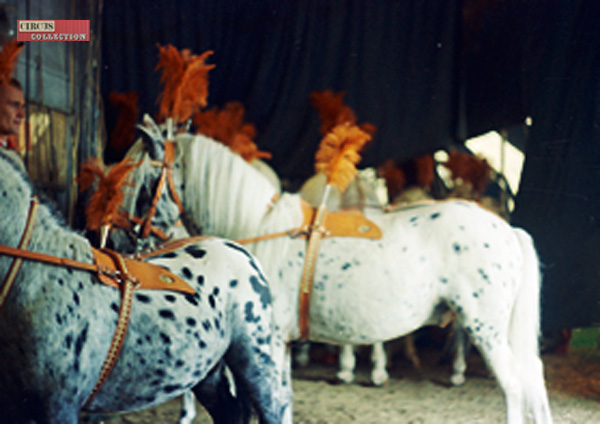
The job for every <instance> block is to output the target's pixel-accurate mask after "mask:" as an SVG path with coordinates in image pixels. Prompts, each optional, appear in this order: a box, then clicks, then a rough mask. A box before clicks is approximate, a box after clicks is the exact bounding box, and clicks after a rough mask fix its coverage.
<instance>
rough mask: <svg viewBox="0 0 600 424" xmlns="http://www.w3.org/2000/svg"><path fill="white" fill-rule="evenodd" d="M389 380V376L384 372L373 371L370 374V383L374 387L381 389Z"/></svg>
mask: <svg viewBox="0 0 600 424" xmlns="http://www.w3.org/2000/svg"><path fill="white" fill-rule="evenodd" d="M389 379H390V376H389V375H388V373H387V372H385V371H375V372H373V374H371V381H372V382H373V385H374V386H376V387H381V386H383V385H384V384H386V383H387V382H388V381H389Z"/></svg>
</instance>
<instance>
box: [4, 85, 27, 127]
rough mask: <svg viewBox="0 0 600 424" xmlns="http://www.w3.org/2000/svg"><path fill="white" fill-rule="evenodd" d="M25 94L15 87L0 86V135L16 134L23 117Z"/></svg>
mask: <svg viewBox="0 0 600 424" xmlns="http://www.w3.org/2000/svg"><path fill="white" fill-rule="evenodd" d="M24 107H25V96H24V95H23V92H22V91H21V90H19V89H18V88H17V87H14V86H12V85H6V86H3V87H0V136H3V135H11V134H18V133H19V128H20V127H21V120H22V119H23V118H24V117H25V110H24Z"/></svg>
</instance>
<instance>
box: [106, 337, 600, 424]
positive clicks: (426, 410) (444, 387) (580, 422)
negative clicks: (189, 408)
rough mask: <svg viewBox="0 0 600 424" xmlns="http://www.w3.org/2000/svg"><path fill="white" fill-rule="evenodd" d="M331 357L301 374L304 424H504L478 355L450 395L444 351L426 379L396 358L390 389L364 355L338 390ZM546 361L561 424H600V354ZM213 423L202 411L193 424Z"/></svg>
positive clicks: (298, 400) (135, 418)
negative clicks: (373, 374) (372, 381)
mask: <svg viewBox="0 0 600 424" xmlns="http://www.w3.org/2000/svg"><path fill="white" fill-rule="evenodd" d="M388 347H389V346H388ZM394 351H395V350H394ZM326 353H327V350H325V349H324V348H322V347H321V348H319V347H318V346H317V348H316V349H313V351H312V356H313V359H314V362H313V363H312V364H311V365H309V366H308V367H305V368H296V369H295V370H294V406H293V408H294V422H295V423H297V424H325V423H353V422H355V423H365V424H368V423H403V424H425V423H445V424H454V423H456V424H459V423H460V424H466V423H469V424H476V423H503V422H504V419H505V418H504V414H505V413H504V402H503V398H502V393H501V391H500V389H499V388H498V385H497V384H496V382H495V380H494V379H493V378H491V377H490V376H489V375H488V373H487V370H486V367H485V365H484V364H483V362H482V361H481V358H480V357H479V355H477V354H476V353H472V354H471V355H470V356H469V360H468V363H469V366H468V369H467V382H466V383H465V385H464V386H462V387H449V384H448V376H449V375H450V368H449V366H448V365H440V364H439V360H440V353H439V349H437V350H433V349H427V348H425V349H423V348H420V349H419V353H420V357H421V360H422V362H423V365H424V368H425V373H424V375H419V373H417V372H416V371H415V370H414V368H413V367H412V365H411V364H410V363H409V362H408V361H407V360H406V359H405V358H404V356H403V355H402V354H399V353H398V354H393V355H392V360H391V366H390V367H389V371H390V375H391V379H390V382H389V383H388V384H386V385H385V386H384V387H381V388H376V387H371V386H369V372H370V369H369V364H368V351H367V350H366V348H365V349H363V350H361V351H359V357H358V372H357V382H356V383H355V384H351V385H343V384H335V373H336V371H337V366H336V365H335V364H331V363H330V362H331V360H329V361H328V360H327V357H328V356H327V355H326ZM329 356H330V355H329ZM542 359H543V361H544V364H545V372H546V384H547V386H548V391H549V396H550V405H551V409H552V414H553V418H554V422H555V424H588V423H589V424H593V423H600V350H599V349H597V348H596V349H571V350H570V351H569V353H568V354H560V355H559V354H545V355H543V357H542ZM179 405H180V400H179V399H175V400H173V401H171V402H168V403H166V404H163V405H160V406H158V407H156V408H152V409H148V410H145V411H141V412H137V413H130V414H125V415H121V416H118V417H114V418H112V419H110V420H107V421H106V423H107V424H108V423H110V424H140V423H148V424H150V423H153V424H154V423H176V422H177V417H178V413H179ZM210 422H211V420H210V418H209V416H208V415H207V414H206V412H205V411H204V410H203V409H202V407H201V406H198V417H197V418H196V420H195V421H194V423H210Z"/></svg>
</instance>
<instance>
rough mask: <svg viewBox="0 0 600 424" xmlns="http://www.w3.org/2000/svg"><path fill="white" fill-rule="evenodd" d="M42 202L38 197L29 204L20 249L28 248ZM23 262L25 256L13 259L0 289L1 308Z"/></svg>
mask: <svg viewBox="0 0 600 424" xmlns="http://www.w3.org/2000/svg"><path fill="white" fill-rule="evenodd" d="M39 205H40V203H39V202H38V199H37V197H34V198H33V199H31V204H30V205H29V213H28V214H27V221H26V223H25V229H24V230H23V234H22V235H21V241H20V242H19V249H26V248H27V246H28V245H29V240H31V234H32V233H33V227H34V225H35V219H36V217H37V211H38V206H39ZM22 264H23V258H19V257H15V258H14V259H13V262H12V264H11V265H10V268H9V270H8V273H7V274H6V277H5V278H4V282H3V283H2V288H1V289H0V309H2V306H3V305H4V302H5V301H6V297H7V296H8V293H9V292H10V289H11V287H12V285H13V284H14V282H15V279H16V278H17V274H18V273H19V270H20V269H21V265H22Z"/></svg>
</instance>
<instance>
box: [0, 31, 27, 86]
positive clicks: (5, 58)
mask: <svg viewBox="0 0 600 424" xmlns="http://www.w3.org/2000/svg"><path fill="white" fill-rule="evenodd" d="M23 47H25V44H24V43H23V42H19V41H17V40H16V39H14V38H13V39H12V40H10V41H5V42H4V43H3V44H2V51H1V52H0V85H5V84H8V83H9V82H10V80H11V78H13V74H14V73H15V68H16V62H17V58H18V57H19V53H21V50H23Z"/></svg>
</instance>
